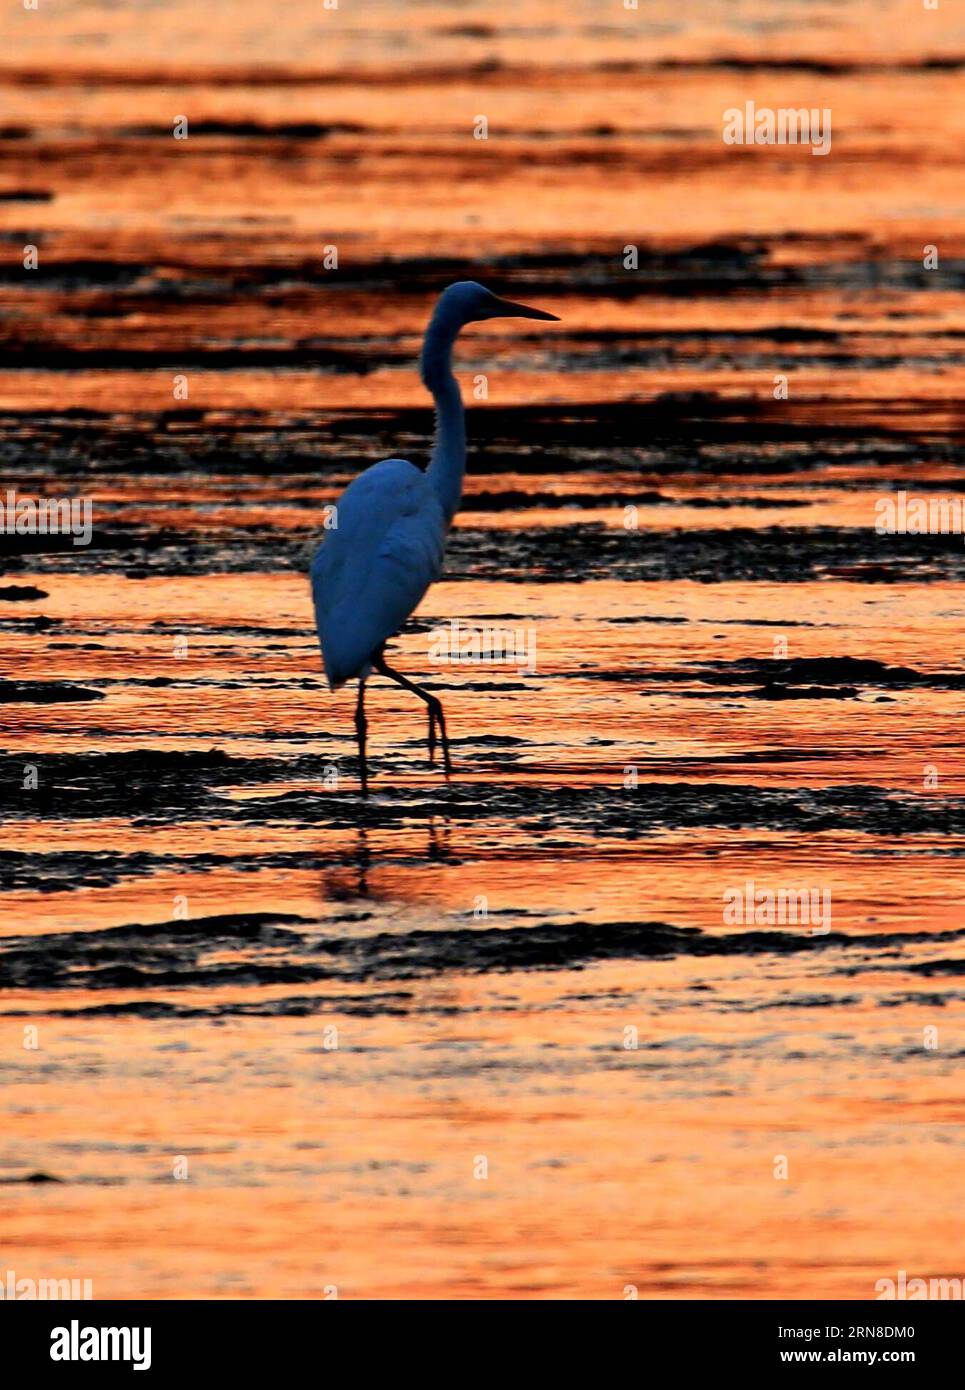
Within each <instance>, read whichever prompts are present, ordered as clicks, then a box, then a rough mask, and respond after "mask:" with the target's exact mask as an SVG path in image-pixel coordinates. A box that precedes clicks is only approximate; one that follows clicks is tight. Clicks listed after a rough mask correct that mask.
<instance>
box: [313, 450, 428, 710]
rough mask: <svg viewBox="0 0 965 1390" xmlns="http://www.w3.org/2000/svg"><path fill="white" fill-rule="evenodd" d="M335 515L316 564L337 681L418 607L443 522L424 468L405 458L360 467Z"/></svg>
mask: <svg viewBox="0 0 965 1390" xmlns="http://www.w3.org/2000/svg"><path fill="white" fill-rule="evenodd" d="M336 520H337V526H336V528H335V529H334V530H332V531H330V532H329V535H328V536H327V538H326V540H325V542H324V543H323V545H322V546H321V549H320V550H319V552H318V554H317V555H316V557H315V560H314V562H313V564H312V594H313V597H314V600H315V620H316V624H317V627H318V637H319V641H320V643H321V647H322V657H323V660H324V662H325V670H326V673H327V675H328V679H329V682H330V683H331V684H332V685H333V686H335V685H340V684H342V682H343V681H346V680H350V679H351V678H352V676H355V675H357V674H358V672H359V671H360V670H361V669H362V668H363V667H364V666H365V665H366V664H367V663H368V661H369V660H370V659H371V657H372V656H373V655H374V653H375V652H377V651H378V649H379V647H380V646H381V645H382V643H383V642H384V641H385V640H386V639H387V638H389V637H391V636H392V635H393V633H395V632H397V631H398V630H399V628H400V627H401V626H402V624H403V623H404V622H405V620H406V618H408V617H409V615H410V614H411V613H413V612H414V610H415V609H416V608H417V607H418V605H419V603H420V601H421V600H422V597H423V595H424V594H425V592H426V590H427V589H428V587H429V585H430V584H431V583H432V581H433V580H434V579H436V578H437V577H438V574H439V570H440V568H441V565H442V548H443V543H444V540H445V530H446V527H445V521H444V519H443V516H442V511H441V508H440V506H439V503H438V501H437V499H436V497H435V494H434V492H433V491H432V488H431V487H430V485H429V483H428V481H427V479H426V476H425V474H424V473H420V471H419V470H418V469H417V468H416V467H414V465H413V464H411V463H407V462H406V461H405V460H404V459H385V460H384V461H383V462H382V463H377V464H375V465H374V466H373V467H372V468H369V469H366V471H365V472H364V473H361V474H359V476H358V477H357V478H356V479H355V480H354V482H352V483H351V484H350V485H349V487H348V488H346V490H345V492H344V493H343V495H342V497H341V499H340V501H339V503H338V507H337V512H336Z"/></svg>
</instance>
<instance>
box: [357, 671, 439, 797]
mask: <svg viewBox="0 0 965 1390" xmlns="http://www.w3.org/2000/svg"><path fill="white" fill-rule="evenodd" d="M372 664H373V665H374V667H375V669H376V670H377V671H379V672H381V674H382V675H383V676H388V678H389V680H390V681H395V683H396V685H401V686H402V687H403V689H405V690H411V691H412V693H413V695H418V697H419V699H420V700H424V701H425V703H426V704H427V705H428V707H429V761H430V763H433V764H434V762H435V754H436V723H437V722H438V724H439V741H440V742H441V744H442V765H443V767H444V768H445V772H446V776H447V777H448V776H449V774H450V773H451V772H452V759H451V758H450V757H449V739H448V737H447V735H446V716H445V715H444V714H443V712H442V701H441V700H440V699H439V697H438V695H432V694H430V693H429V691H428V690H423V688H422V686H421V685H416V683H415V681H410V680H409V677H408V676H404V675H403V674H402V672H401V671H396V670H395V669H394V668H393V667H391V666H388V665H386V661H385V657H384V656H383V655H382V653H381V652H380V653H379V655H378V656H377V657H375V658H374V660H373V663H372Z"/></svg>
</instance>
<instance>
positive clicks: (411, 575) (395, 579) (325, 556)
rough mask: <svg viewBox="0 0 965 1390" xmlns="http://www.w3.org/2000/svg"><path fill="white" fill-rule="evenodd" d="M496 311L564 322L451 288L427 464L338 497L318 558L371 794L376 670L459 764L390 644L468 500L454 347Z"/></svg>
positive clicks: (332, 642) (332, 654)
mask: <svg viewBox="0 0 965 1390" xmlns="http://www.w3.org/2000/svg"><path fill="white" fill-rule="evenodd" d="M496 318H518V319H546V320H549V321H551V322H553V323H557V322H558V321H559V320H558V319H557V316H556V315H555V314H547V313H545V312H544V310H542V309H530V308H529V307H528V306H527V305H525V304H514V303H513V302H512V301H511V300H508V299H500V298H499V296H498V295H495V294H493V293H492V292H491V291H490V290H487V289H485V288H484V286H482V285H479V284H477V283H476V282H475V281H474V280H460V281H459V282H458V283H457V284H454V285H450V286H449V287H448V288H447V289H446V290H444V291H443V293H442V295H440V297H439V301H438V303H437V304H436V307H435V310H434V312H433V314H432V318H431V319H430V320H429V326H428V328H427V329H426V335H425V339H424V341H423V344H422V357H421V360H420V370H421V376H422V381H423V383H424V385H425V386H426V388H427V389H428V390H429V391H430V392H431V393H432V397H433V400H434V401H435V407H436V430H435V439H434V441H433V446H432V454H431V457H430V459H429V466H428V468H427V469H426V470H425V471H423V470H422V469H420V468H417V467H416V465H415V464H414V463H409V462H408V460H406V459H396V458H391V459H383V460H382V462H381V463H374V464H372V466H371V467H370V468H366V469H365V471H364V472H362V473H360V474H359V475H358V477H357V478H354V479H353V480H352V482H351V483H349V485H348V487H347V488H346V489H345V491H344V492H343V493H342V495H341V497H340V498H339V500H338V502H337V503H336V508H335V518H336V525H335V527H334V528H333V529H332V530H331V531H330V532H329V534H328V536H327V538H326V539H325V541H324V542H323V544H322V545H321V546H320V547H319V549H318V552H317V553H316V555H315V558H314V560H313V561H312V566H311V580H312V598H313V600H314V603H315V625H316V627H317V629H318V641H319V645H320V646H321V649H322V664H323V666H324V668H325V675H326V677H327V679H328V684H329V688H330V689H331V690H336V689H338V687H339V686H341V685H344V684H345V683H346V681H350V680H353V679H355V678H356V677H357V678H358V683H359V688H358V699H357V701H356V705H355V731H356V736H357V738H358V749H359V769H360V779H361V784H362V795H363V796H365V795H367V793H368V764H367V761H366V753H365V736H366V732H367V729H368V722H367V720H366V718H365V682H366V681H367V680H368V678H369V676H370V675H371V674H372V671H373V669H374V670H376V671H378V672H379V674H380V675H383V676H386V677H387V678H388V679H389V680H391V681H394V682H395V683H396V685H400V686H401V687H402V688H403V689H404V690H410V691H411V692H412V693H413V695H417V696H418V698H419V699H420V700H422V701H423V702H424V703H425V705H426V706H427V708H428V715H429V735H428V743H429V762H430V764H431V765H432V766H435V755H436V729H437V727H438V734H439V742H440V744H441V746H442V761H443V766H444V769H445V774H446V776H447V777H448V776H449V774H450V772H451V771H452V760H451V758H450V756H449V740H448V737H447V735H446V719H445V714H444V713H443V709H442V702H441V701H440V700H439V698H438V696H436V695H433V694H431V693H430V692H429V691H428V690H424V689H423V688H422V686H420V685H417V684H416V682H415V681H412V680H409V678H408V677H407V676H404V675H403V674H402V673H401V671H396V670H395V669H394V667H392V666H389V665H388V663H387V662H386V660H385V644H386V642H387V641H388V639H389V638H390V637H393V636H394V635H395V634H396V633H397V632H398V631H399V629H400V628H401V627H402V625H403V623H404V622H405V621H406V619H407V618H409V617H410V616H411V615H412V613H414V612H415V610H416V608H417V607H418V606H419V604H420V603H421V602H422V599H423V597H424V595H425V593H426V590H427V589H428V588H429V586H430V584H432V583H433V581H434V580H436V579H438V577H439V574H440V572H441V569H442V556H443V550H444V548H445V543H446V536H447V534H448V532H449V528H450V526H451V525H452V519H453V517H454V516H455V514H456V510H457V508H458V506H459V501H460V498H461V497H462V481H463V475H464V473H465V469H466V425H465V418H464V412H463V405H462V394H461V392H460V390H459V383H458V382H457V380H456V378H455V376H454V375H453V372H452V349H453V345H454V344H455V341H456V338H457V336H458V334H459V331H460V329H462V328H464V327H465V326H466V324H469V323H480V322H483V321H485V320H486V319H496Z"/></svg>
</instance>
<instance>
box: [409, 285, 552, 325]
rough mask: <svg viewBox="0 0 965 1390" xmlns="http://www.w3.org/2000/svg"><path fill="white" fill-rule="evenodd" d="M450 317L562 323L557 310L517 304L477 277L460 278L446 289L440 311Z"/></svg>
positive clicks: (475, 320)
mask: <svg viewBox="0 0 965 1390" xmlns="http://www.w3.org/2000/svg"><path fill="white" fill-rule="evenodd" d="M440 312H441V313H442V314H444V315H445V316H446V317H447V318H448V317H449V316H450V315H451V316H452V319H453V320H454V321H457V322H459V323H460V324H466V323H481V322H483V321H484V320H486V319H545V320H547V321H548V322H550V323H559V319H558V318H557V316H556V315H555V314H548V313H547V312H546V311H545V309H531V308H530V307H529V305H528V304H514V303H513V301H512V300H511V299H500V297H499V295H498V294H493V292H492V290H487V289H486V286H485V285H479V284H477V283H476V281H475V280H458V281H457V282H456V283H455V284H454V285H450V286H449V288H448V289H447V290H444V291H443V293H442V295H441V297H440V299H439V304H438V307H437V313H440Z"/></svg>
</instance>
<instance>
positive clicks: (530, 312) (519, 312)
mask: <svg viewBox="0 0 965 1390" xmlns="http://www.w3.org/2000/svg"><path fill="white" fill-rule="evenodd" d="M496 303H497V304H498V305H499V308H498V309H497V310H496V311H495V314H494V317H495V318H501V319H545V320H546V321H547V323H559V318H558V316H557V315H556V314H548V313H547V312H546V310H545V309H531V308H530V307H529V305H528V304H515V303H514V302H513V301H512V300H511V299H499V298H498V297H497V299H496Z"/></svg>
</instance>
